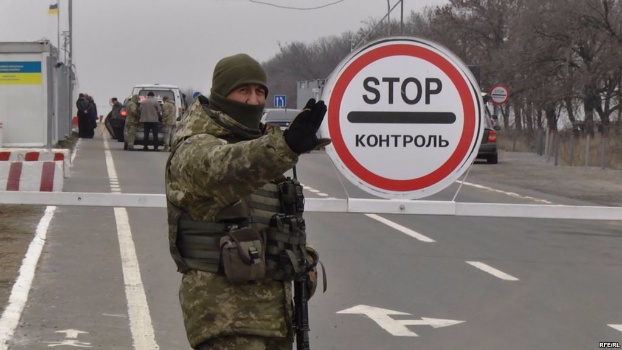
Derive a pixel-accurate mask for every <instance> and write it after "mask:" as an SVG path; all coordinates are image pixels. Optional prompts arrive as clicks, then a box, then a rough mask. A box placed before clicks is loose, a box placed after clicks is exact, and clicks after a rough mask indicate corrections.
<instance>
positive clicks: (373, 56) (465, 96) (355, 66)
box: [328, 43, 477, 192]
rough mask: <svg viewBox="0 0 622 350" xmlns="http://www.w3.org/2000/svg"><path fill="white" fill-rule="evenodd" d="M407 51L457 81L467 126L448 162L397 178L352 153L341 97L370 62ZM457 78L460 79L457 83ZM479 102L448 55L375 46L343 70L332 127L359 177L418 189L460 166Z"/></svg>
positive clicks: (339, 147) (333, 104)
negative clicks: (341, 112) (382, 173)
mask: <svg viewBox="0 0 622 350" xmlns="http://www.w3.org/2000/svg"><path fill="white" fill-rule="evenodd" d="M397 55H406V56H413V57H417V58H420V59H423V60H426V61H428V62H430V63H432V64H434V65H435V66H437V67H438V68H439V69H441V70H442V71H443V72H444V73H445V74H446V75H447V76H448V77H449V78H450V80H451V81H452V82H453V83H454V85H455V86H456V88H457V90H458V94H459V95H460V98H461V101H462V108H463V113H464V116H465V118H464V119H465V120H464V127H463V129H462V134H461V136H460V140H459V141H458V147H456V150H455V151H454V152H453V153H452V155H451V156H450V157H449V159H448V160H447V161H445V163H443V164H442V165H441V166H440V167H438V168H437V169H436V170H434V171H432V172H431V173H429V174H427V175H424V176H421V177H418V178H414V179H409V180H396V179H390V178H386V177H383V176H380V175H377V174H375V173H373V172H371V171H369V170H367V169H366V168H365V167H364V166H363V165H361V164H360V163H359V162H358V161H357V160H356V159H355V158H354V156H352V153H350V151H349V150H348V148H347V147H346V145H345V142H344V140H343V135H342V133H341V125H340V123H339V110H340V109H341V101H342V99H343V95H344V93H345V90H346V88H347V87H348V85H349V84H350V82H351V81H352V79H353V78H354V77H355V76H356V74H357V73H358V72H360V71H361V70H362V69H363V68H365V67H366V66H368V65H369V64H371V63H373V62H375V61H377V60H379V59H382V58H386V57H389V56H397ZM456 82H457V83H456ZM475 119H476V112H475V103H474V101H473V99H472V95H471V89H470V88H469V84H467V81H465V79H463V77H462V75H461V73H460V71H459V70H458V69H457V68H456V67H455V66H454V65H453V64H452V63H451V62H449V61H448V60H447V59H446V58H445V57H443V56H441V55H440V54H438V53H436V52H434V51H432V50H430V49H428V48H424V47H423V46H419V45H412V44H403V43H400V44H393V45H385V46H380V47H377V48H373V49H371V50H369V51H368V52H366V53H364V54H363V55H361V56H359V57H357V58H355V59H354V60H353V61H352V63H351V64H350V65H349V66H348V67H347V68H346V69H345V70H344V71H343V73H342V74H341V75H340V76H339V77H338V80H337V81H336V82H335V86H334V89H333V91H332V92H331V94H330V99H329V106H328V129H329V133H330V137H331V138H332V140H333V143H332V144H333V147H334V149H335V151H336V152H337V154H338V156H339V158H340V159H341V160H342V161H343V163H344V165H345V166H346V167H347V168H348V169H349V170H350V171H351V172H352V173H353V174H354V175H356V176H357V177H358V178H360V179H362V180H364V181H365V182H367V183H369V184H370V185H372V186H375V187H378V188H381V189H384V190H388V191H400V192H405V191H416V190H421V189H424V188H427V187H430V186H432V185H435V184H437V183H439V182H440V181H442V180H443V179H445V178H447V176H449V175H450V174H451V173H452V172H453V171H454V170H455V169H456V168H458V167H459V166H460V164H461V163H462V161H463V160H464V158H465V157H466V156H467V155H468V154H469V153H470V146H471V143H472V141H473V137H477V135H473V132H474V130H475Z"/></svg>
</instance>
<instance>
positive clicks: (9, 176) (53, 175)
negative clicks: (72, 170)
mask: <svg viewBox="0 0 622 350" xmlns="http://www.w3.org/2000/svg"><path fill="white" fill-rule="evenodd" d="M63 181H64V178H63V162H55V161H50V162H12V161H4V162H0V191H7V192H0V193H1V194H0V198H4V193H10V192H16V191H19V193H20V194H21V193H24V192H23V191H41V192H60V191H62V190H63ZM0 201H2V199H0Z"/></svg>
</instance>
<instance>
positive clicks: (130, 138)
mask: <svg viewBox="0 0 622 350" xmlns="http://www.w3.org/2000/svg"><path fill="white" fill-rule="evenodd" d="M138 112H139V109H138V95H134V96H132V99H131V100H130V102H128V103H127V105H126V106H125V114H126V116H125V127H126V128H127V150H128V151H134V150H135V148H134V140H135V139H136V128H138V121H139V119H140V118H139V116H138Z"/></svg>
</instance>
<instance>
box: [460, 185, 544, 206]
mask: <svg viewBox="0 0 622 350" xmlns="http://www.w3.org/2000/svg"><path fill="white" fill-rule="evenodd" d="M456 182H457V183H461V184H463V185H466V186H471V187H475V188H479V189H481V190H486V191H491V192H495V193H501V194H505V195H507V196H510V197H514V198H519V199H527V200H531V201H534V202H538V203H544V204H553V202H550V201H547V200H545V199H539V198H535V197H530V196H522V195H520V194H518V193H514V192H506V191H501V190H497V189H496V188H492V187H488V186H482V185H478V184H474V183H471V182H466V181H459V180H458V181H456Z"/></svg>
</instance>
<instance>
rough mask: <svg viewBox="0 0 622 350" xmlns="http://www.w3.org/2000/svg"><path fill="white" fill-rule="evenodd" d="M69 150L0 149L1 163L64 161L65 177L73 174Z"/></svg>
mask: <svg viewBox="0 0 622 350" xmlns="http://www.w3.org/2000/svg"><path fill="white" fill-rule="evenodd" d="M70 154H71V153H70V151H69V150H68V149H34V148H0V162H2V161H16V162H42V161H43V162H46V161H62V162H63V169H64V174H63V175H64V176H65V177H68V176H69V174H70V173H71V156H70Z"/></svg>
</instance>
